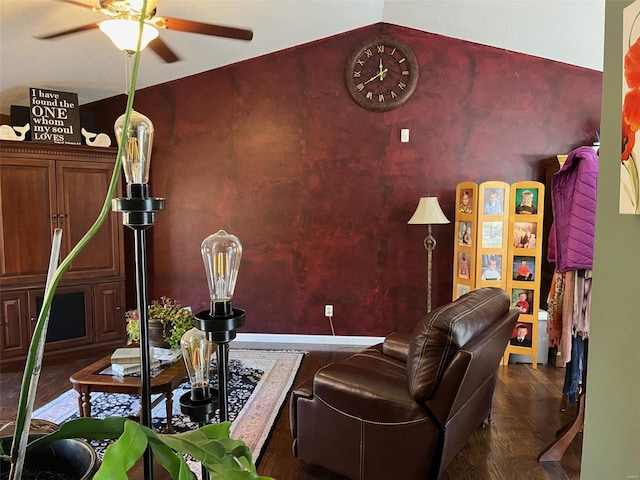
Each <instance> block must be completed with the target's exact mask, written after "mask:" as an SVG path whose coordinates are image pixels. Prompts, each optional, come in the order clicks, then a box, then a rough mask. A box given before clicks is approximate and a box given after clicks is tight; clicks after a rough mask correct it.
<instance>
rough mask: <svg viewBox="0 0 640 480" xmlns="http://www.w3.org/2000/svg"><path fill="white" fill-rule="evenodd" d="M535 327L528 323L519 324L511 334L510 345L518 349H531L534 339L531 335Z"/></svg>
mask: <svg viewBox="0 0 640 480" xmlns="http://www.w3.org/2000/svg"><path fill="white" fill-rule="evenodd" d="M532 330H533V325H532V324H531V323H527V322H518V323H516V326H515V327H514V328H513V332H511V338H510V339H509V345H514V346H516V347H531V344H532V343H533V342H532V337H531V333H532Z"/></svg>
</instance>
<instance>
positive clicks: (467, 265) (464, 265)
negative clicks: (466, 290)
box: [458, 252, 471, 280]
mask: <svg viewBox="0 0 640 480" xmlns="http://www.w3.org/2000/svg"><path fill="white" fill-rule="evenodd" d="M469 272H471V255H469V254H468V253H463V252H460V253H458V278H464V279H466V280H468V279H469V276H470V274H469Z"/></svg>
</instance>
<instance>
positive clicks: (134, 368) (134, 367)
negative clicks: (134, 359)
mask: <svg viewBox="0 0 640 480" xmlns="http://www.w3.org/2000/svg"><path fill="white" fill-rule="evenodd" d="M159 366H160V361H159V360H155V359H154V360H152V361H151V369H152V370H153V369H154V368H158V367H159ZM111 371H112V372H113V373H114V374H115V375H122V376H124V375H134V374H137V373H140V362H139V361H138V363H113V362H112V363H111Z"/></svg>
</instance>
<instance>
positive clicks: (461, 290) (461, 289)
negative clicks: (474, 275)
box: [456, 284, 471, 299]
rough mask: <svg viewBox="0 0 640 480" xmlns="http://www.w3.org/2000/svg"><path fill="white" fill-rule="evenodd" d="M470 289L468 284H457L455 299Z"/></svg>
mask: <svg viewBox="0 0 640 480" xmlns="http://www.w3.org/2000/svg"><path fill="white" fill-rule="evenodd" d="M470 291H471V287H470V286H469V285H461V284H458V285H457V287H456V295H457V297H456V299H458V298H460V297H461V296H462V295H464V294H465V293H469V292H470Z"/></svg>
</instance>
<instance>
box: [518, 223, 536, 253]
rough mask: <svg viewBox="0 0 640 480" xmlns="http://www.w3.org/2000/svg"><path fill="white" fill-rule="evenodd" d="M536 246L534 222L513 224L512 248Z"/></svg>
mask: <svg viewBox="0 0 640 480" xmlns="http://www.w3.org/2000/svg"><path fill="white" fill-rule="evenodd" d="M537 245H538V224H537V223H536V222H515V223H514V224H513V246H514V247H516V248H536V246H537Z"/></svg>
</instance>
